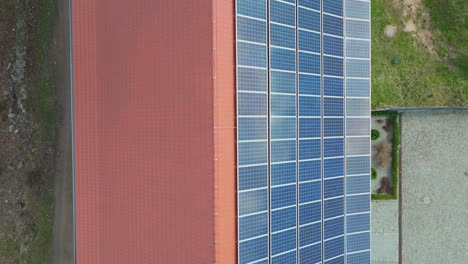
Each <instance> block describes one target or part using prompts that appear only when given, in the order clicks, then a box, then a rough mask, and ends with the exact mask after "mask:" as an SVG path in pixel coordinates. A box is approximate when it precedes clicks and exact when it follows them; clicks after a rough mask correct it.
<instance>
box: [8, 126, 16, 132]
mask: <svg viewBox="0 0 468 264" xmlns="http://www.w3.org/2000/svg"><path fill="white" fill-rule="evenodd" d="M8 131H9V132H10V133H13V131H15V126H14V125H10V126H9V127H8Z"/></svg>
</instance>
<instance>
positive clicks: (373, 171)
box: [371, 168, 377, 180]
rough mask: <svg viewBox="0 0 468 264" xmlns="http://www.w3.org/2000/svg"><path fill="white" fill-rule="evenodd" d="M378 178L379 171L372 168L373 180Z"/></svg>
mask: <svg viewBox="0 0 468 264" xmlns="http://www.w3.org/2000/svg"><path fill="white" fill-rule="evenodd" d="M376 178H377V170H376V169H374V168H371V179H372V180H374V179H376Z"/></svg>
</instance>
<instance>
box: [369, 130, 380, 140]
mask: <svg viewBox="0 0 468 264" xmlns="http://www.w3.org/2000/svg"><path fill="white" fill-rule="evenodd" d="M379 137H380V132H379V131H378V130H377V129H372V130H371V138H372V140H377V139H378V138H379Z"/></svg>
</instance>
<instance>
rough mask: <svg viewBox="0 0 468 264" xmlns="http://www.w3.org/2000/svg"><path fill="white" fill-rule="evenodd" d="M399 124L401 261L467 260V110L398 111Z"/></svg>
mask: <svg viewBox="0 0 468 264" xmlns="http://www.w3.org/2000/svg"><path fill="white" fill-rule="evenodd" d="M401 126H402V135H401V139H402V142H401V155H402V157H401V159H402V164H401V169H402V175H401V187H402V189H401V191H402V193H401V199H402V201H401V202H402V208H401V214H402V215H401V219H402V230H401V232H402V260H403V263H405V264H419V263H424V264H432V263H434V264H435V263H451V264H464V263H467V262H466V260H467V259H468V245H467V241H468V240H467V235H468V224H467V222H466V221H467V219H468V210H467V208H468V192H467V190H468V111H448V110H432V111H410V112H404V113H403V114H402V122H401Z"/></svg>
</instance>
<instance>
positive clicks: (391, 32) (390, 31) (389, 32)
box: [384, 26, 397, 38]
mask: <svg viewBox="0 0 468 264" xmlns="http://www.w3.org/2000/svg"><path fill="white" fill-rule="evenodd" d="M396 32H397V29H396V27H395V26H386V27H385V29H384V34H385V36H386V37H387V38H393V37H395V35H396Z"/></svg>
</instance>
